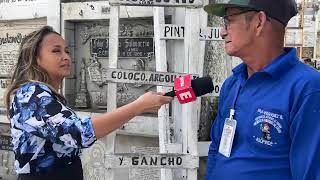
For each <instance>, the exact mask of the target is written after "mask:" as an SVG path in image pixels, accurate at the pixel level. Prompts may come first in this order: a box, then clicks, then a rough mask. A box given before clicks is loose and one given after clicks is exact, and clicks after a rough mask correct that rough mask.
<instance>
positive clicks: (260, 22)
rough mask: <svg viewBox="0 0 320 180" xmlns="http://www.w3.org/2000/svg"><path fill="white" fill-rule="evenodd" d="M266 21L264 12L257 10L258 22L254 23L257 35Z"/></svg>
mask: <svg viewBox="0 0 320 180" xmlns="http://www.w3.org/2000/svg"><path fill="white" fill-rule="evenodd" d="M267 21H268V17H267V15H266V13H265V12H263V11H260V12H258V23H257V25H256V29H257V36H259V35H260V34H261V32H262V30H263V28H264V27H265V25H266V22H267Z"/></svg>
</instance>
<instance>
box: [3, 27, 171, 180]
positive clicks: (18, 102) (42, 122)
mask: <svg viewBox="0 0 320 180" xmlns="http://www.w3.org/2000/svg"><path fill="white" fill-rule="evenodd" d="M70 64H71V62H70V55H69V50H68V47H67V46H66V43H65V41H64V40H63V38H62V37H61V36H60V35H59V34H58V33H56V32H55V31H54V30H53V29H52V28H51V27H48V26H45V27H43V28H41V29H40V30H38V31H35V32H33V33H31V34H29V35H28V36H27V37H25V38H24V40H23V41H22V43H21V46H20V50H19V56H18V62H17V65H16V68H15V70H14V73H13V77H12V81H11V86H10V87H9V88H8V93H7V97H6V102H7V109H8V117H9V118H10V121H11V134H12V138H13V140H12V142H13V145H14V152H15V158H16V161H15V168H16V171H17V173H18V179H20V180H26V179H42V180H43V179H46V180H48V179H55V180H56V179H59V180H62V179H73V180H77V179H83V174H82V168H81V161H80V158H79V155H80V152H81V149H82V148H87V147H89V146H91V145H92V144H93V143H94V142H95V141H96V140H97V139H99V138H101V137H103V136H105V135H107V134H108V133H110V132H112V131H114V130H115V129H117V128H119V127H120V126H121V125H123V124H124V123H126V122H128V121H129V120H130V119H131V118H133V117H135V116H137V115H139V114H141V113H144V112H156V111H157V110H158V109H159V108H160V107H161V106H162V105H163V104H166V103H169V102H171V101H172V98H171V97H165V96H163V94H162V93H151V92H148V93H146V94H144V95H142V96H141V97H139V98H138V99H137V100H135V101H134V102H132V103H130V104H127V105H125V106H122V107H120V108H118V109H116V110H114V111H113V112H109V113H104V114H101V115H100V116H96V117H90V118H84V119H80V118H79V117H78V116H77V115H76V114H75V113H74V111H72V110H71V109H70V108H69V107H67V106H66V101H65V98H64V97H63V96H62V95H60V94H59V93H58V90H59V88H60V87H61V84H62V81H63V79H64V78H65V77H67V76H69V75H70V73H71V69H70Z"/></svg>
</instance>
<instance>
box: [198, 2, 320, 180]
mask: <svg viewBox="0 0 320 180" xmlns="http://www.w3.org/2000/svg"><path fill="white" fill-rule="evenodd" d="M204 9H205V10H206V11H207V12H208V14H209V15H217V16H221V17H223V19H224V23H225V26H224V28H223V30H222V31H221V35H222V37H223V38H224V41H225V51H226V52H227V54H229V55H230V56H237V57H239V58H241V59H242V61H243V63H242V64H240V65H238V66H237V67H235V68H234V69H233V75H231V77H229V78H228V79H227V80H226V81H225V82H224V84H223V86H222V90H221V94H220V101H219V107H218V114H217V117H216V119H215V122H214V124H213V126H212V130H211V139H212V143H211V145H210V148H209V155H208V165H207V175H206V180H234V179H236V180H293V179H294V180H318V179H319V180H320V74H319V73H318V72H317V71H315V70H314V69H312V68H310V67H309V66H307V65H305V64H304V63H302V62H300V61H299V59H298V58H297V56H296V49H294V48H284V47H283V46H284V34H285V27H286V25H287V23H288V21H289V20H290V19H291V17H293V16H295V15H296V14H297V10H296V3H295V2H294V1H293V0H230V1H229V2H228V3H224V4H222V3H220V4H219V3H209V5H207V6H205V8H204Z"/></svg>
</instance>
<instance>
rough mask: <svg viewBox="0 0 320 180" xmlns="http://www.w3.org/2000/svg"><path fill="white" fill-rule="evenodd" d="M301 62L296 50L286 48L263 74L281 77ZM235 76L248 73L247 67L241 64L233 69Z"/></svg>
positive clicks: (263, 70)
mask: <svg viewBox="0 0 320 180" xmlns="http://www.w3.org/2000/svg"><path fill="white" fill-rule="evenodd" d="M298 62H299V59H298V57H297V51H296V49H295V48H284V53H282V54H281V55H280V56H278V57H277V58H275V59H274V60H273V61H272V63H271V64H269V65H267V66H266V67H265V68H264V69H262V70H261V72H265V73H267V74H269V75H271V76H272V77H273V78H277V77H280V76H281V75H282V74H283V73H285V72H287V71H288V70H289V69H291V67H293V66H294V65H295V64H297V63H298ZM232 72H233V73H234V74H235V75H238V74H239V73H241V74H244V73H247V65H246V64H244V63H241V64H239V65H238V66H236V67H235V68H233V69H232Z"/></svg>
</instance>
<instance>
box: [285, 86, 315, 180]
mask: <svg viewBox="0 0 320 180" xmlns="http://www.w3.org/2000/svg"><path fill="white" fill-rule="evenodd" d="M297 104H298V107H297V108H296V110H294V111H295V112H293V115H292V117H291V118H292V123H291V127H290V137H291V139H292V145H291V149H290V154H289V157H290V165H291V172H292V175H293V179H296V180H311V179H312V180H319V179H320V166H319V162H320V91H318V92H313V93H311V94H307V95H305V96H304V97H303V98H301V99H300V102H297Z"/></svg>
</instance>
